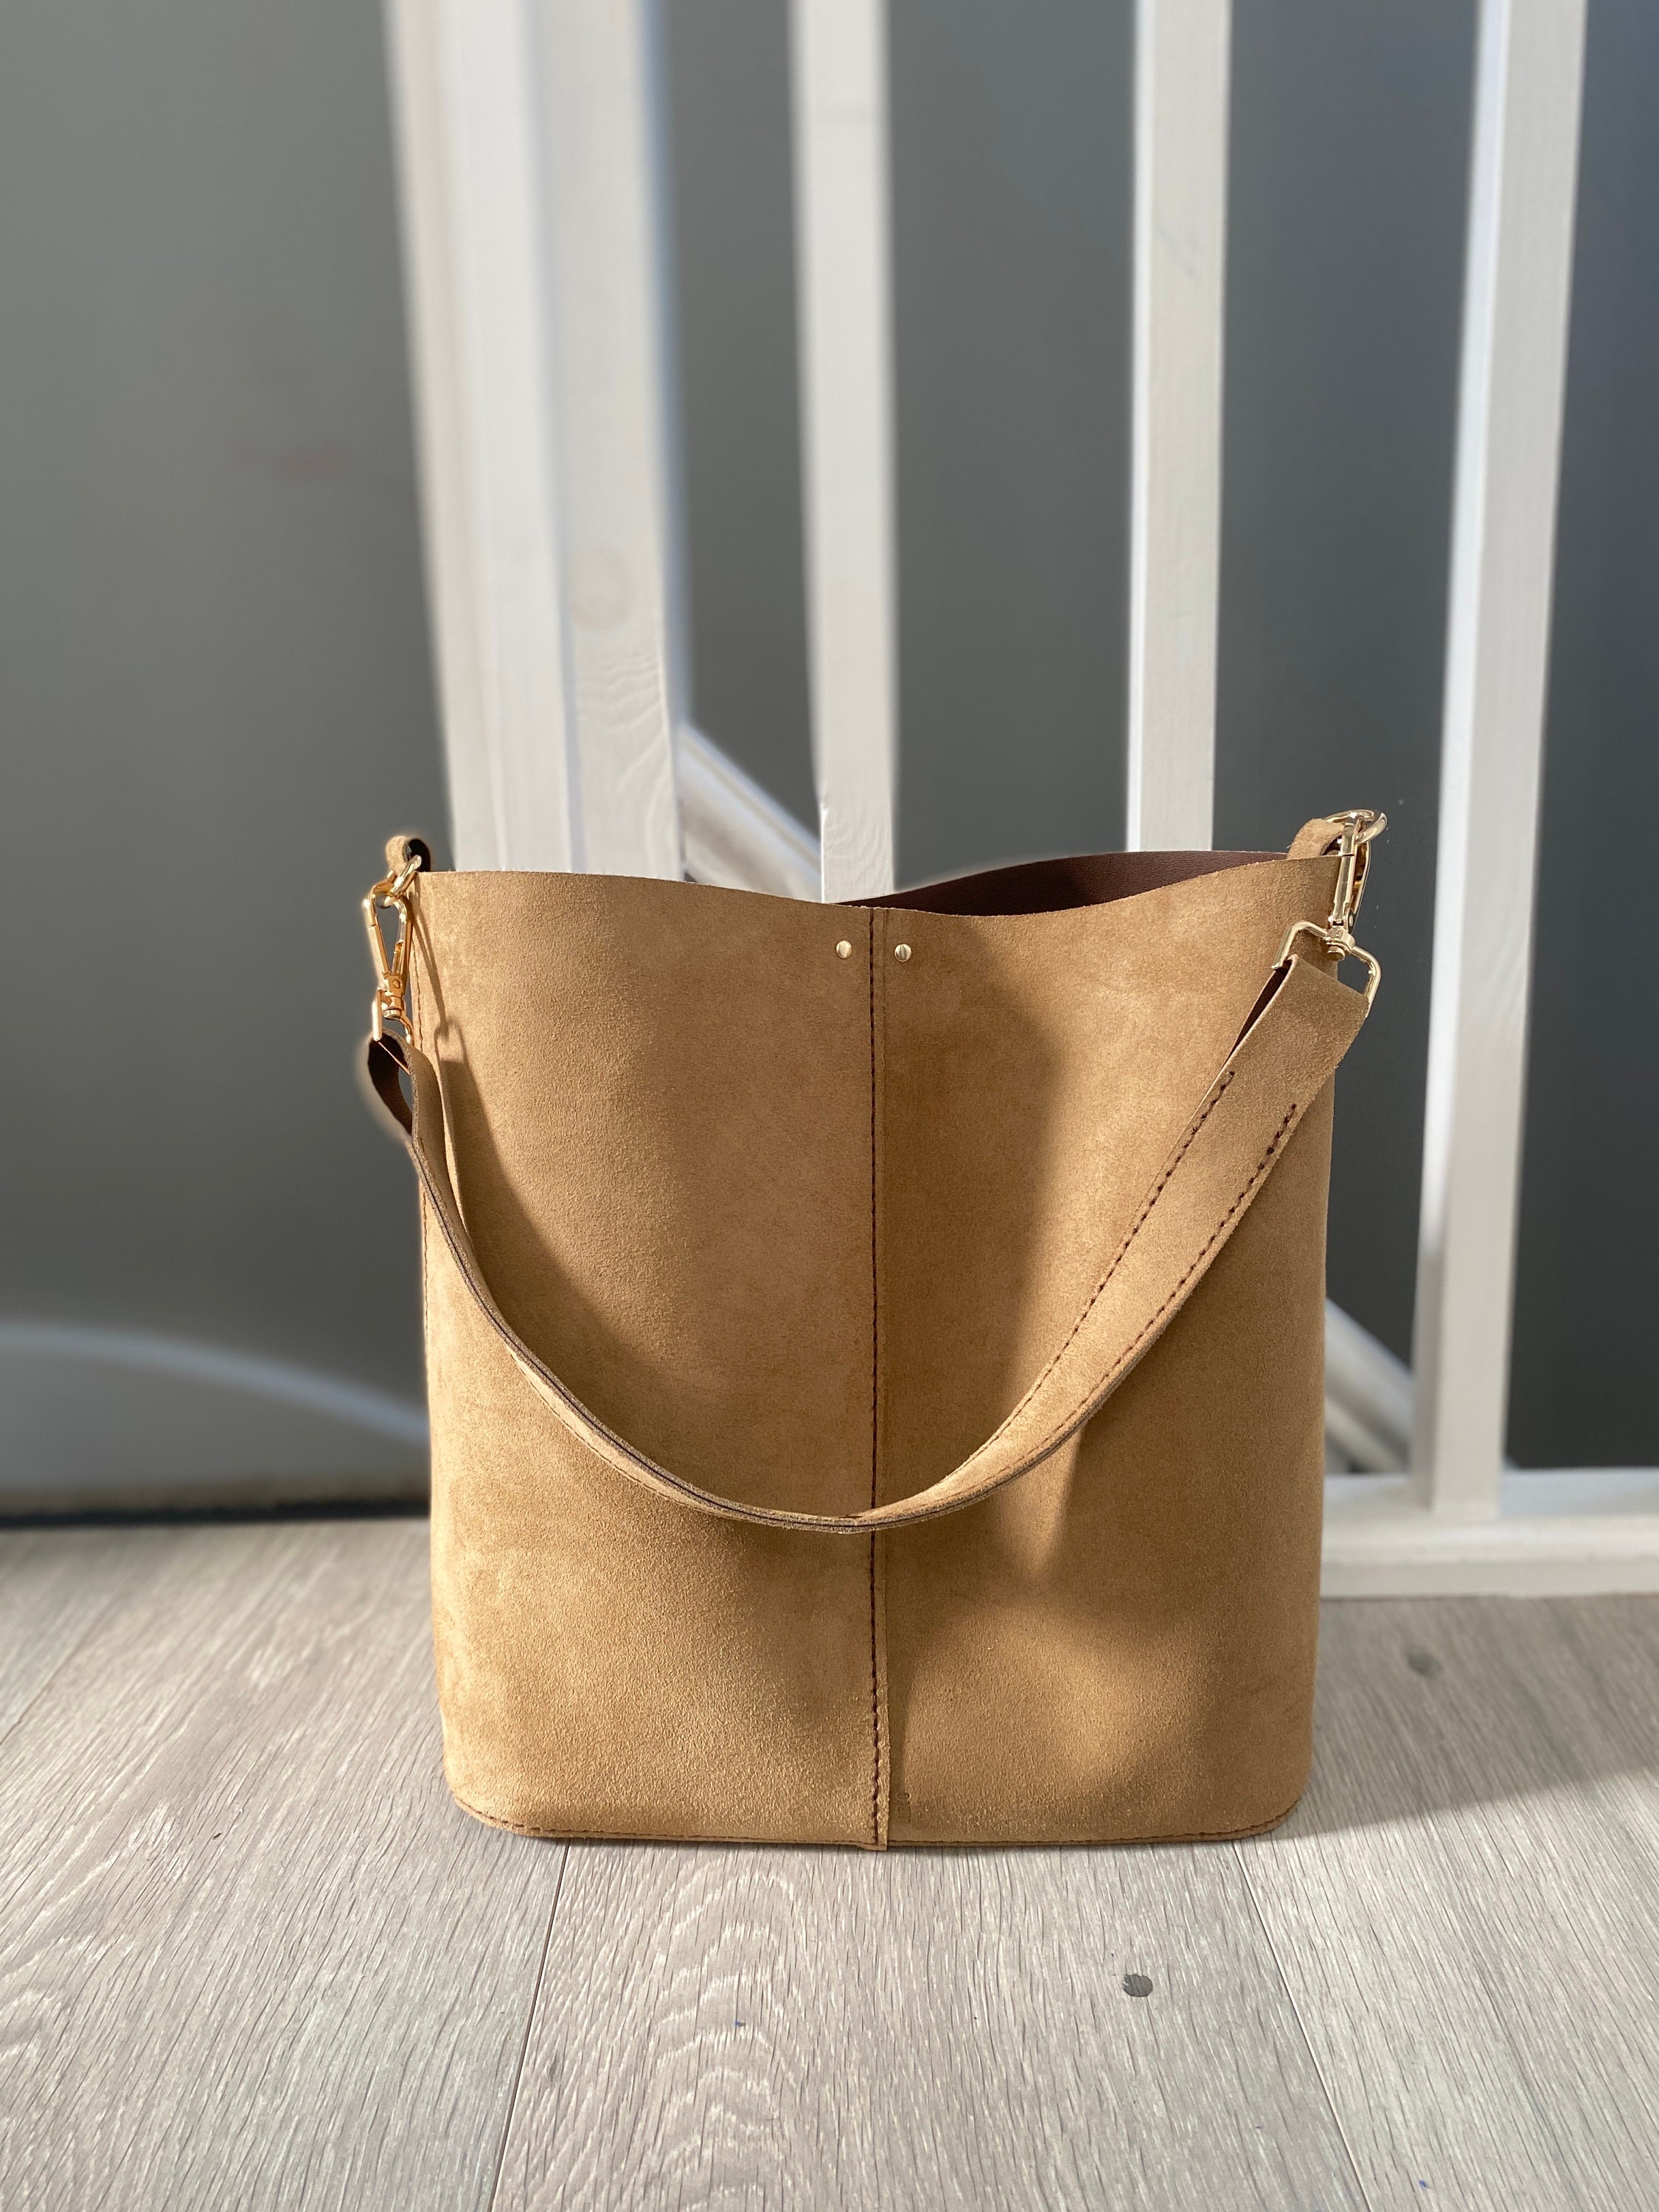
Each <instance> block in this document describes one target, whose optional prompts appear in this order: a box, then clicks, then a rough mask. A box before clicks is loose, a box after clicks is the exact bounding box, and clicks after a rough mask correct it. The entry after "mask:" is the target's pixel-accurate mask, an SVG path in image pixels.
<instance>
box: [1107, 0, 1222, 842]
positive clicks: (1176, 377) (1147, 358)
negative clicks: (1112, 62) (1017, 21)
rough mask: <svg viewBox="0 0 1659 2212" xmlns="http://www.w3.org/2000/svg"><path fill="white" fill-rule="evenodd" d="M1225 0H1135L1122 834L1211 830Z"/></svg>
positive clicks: (1187, 835)
mask: <svg viewBox="0 0 1659 2212" xmlns="http://www.w3.org/2000/svg"><path fill="white" fill-rule="evenodd" d="M1230 44H1231V0H1139V9H1138V11H1137V15H1136V31H1135V211H1134V349H1133V421H1132V427H1131V454H1130V550H1129V721H1128V764H1129V778H1128V814H1127V844H1128V845H1129V847H1130V849H1131V850H1132V851H1156V850H1158V849H1173V850H1186V851H1190V850H1193V849H1195V848H1204V847H1207V846H1208V845H1209V844H1210V842H1212V837H1213V836H1214V811H1215V805H1214V794H1215V683H1216V620H1217V611H1218V597H1219V579H1220V570H1221V390H1222V387H1221V362H1222V336H1223V310H1224V306H1225V279H1226V232H1227V93H1228V67H1229V48H1230Z"/></svg>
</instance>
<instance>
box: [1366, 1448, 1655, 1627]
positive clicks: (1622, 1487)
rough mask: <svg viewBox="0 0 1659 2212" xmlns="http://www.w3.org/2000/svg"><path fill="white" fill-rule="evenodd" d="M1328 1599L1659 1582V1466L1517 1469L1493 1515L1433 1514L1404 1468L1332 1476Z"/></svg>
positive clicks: (1606, 1591) (1593, 1592)
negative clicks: (1459, 1517)
mask: <svg viewBox="0 0 1659 2212" xmlns="http://www.w3.org/2000/svg"><path fill="white" fill-rule="evenodd" d="M1323 1589H1324V1592H1325V1595H1326V1596H1327V1597H1465V1596H1482V1595H1486V1596H1509V1597H1547V1596H1556V1595H1562V1596H1565V1595H1575V1596H1608V1595H1613V1594H1615V1593H1617V1592H1620V1591H1625V1592H1635V1591H1659V1468H1574V1469H1572V1470H1571V1471H1570V1472H1563V1473H1559V1474H1557V1473H1544V1474H1534V1473H1522V1472H1512V1473H1510V1474H1506V1475H1505V1476H1504V1486H1503V1510H1502V1513H1501V1515H1500V1516H1499V1517H1498V1519H1497V1520H1494V1521H1480V1522H1458V1521H1451V1520H1448V1519H1447V1518H1445V1517H1444V1516H1442V1515H1439V1514H1435V1513H1431V1512H1430V1510H1428V1508H1427V1507H1426V1506H1425V1505H1424V1504H1422V1503H1421V1502H1420V1500H1419V1498H1418V1496H1417V1493H1416V1492H1415V1490H1414V1488H1413V1484H1412V1482H1411V1480H1410V1478H1409V1477H1408V1476H1407V1475H1352V1474H1338V1475H1332V1476H1331V1477H1329V1478H1328V1480H1327V1482H1326V1485H1325V1564H1324V1574H1323Z"/></svg>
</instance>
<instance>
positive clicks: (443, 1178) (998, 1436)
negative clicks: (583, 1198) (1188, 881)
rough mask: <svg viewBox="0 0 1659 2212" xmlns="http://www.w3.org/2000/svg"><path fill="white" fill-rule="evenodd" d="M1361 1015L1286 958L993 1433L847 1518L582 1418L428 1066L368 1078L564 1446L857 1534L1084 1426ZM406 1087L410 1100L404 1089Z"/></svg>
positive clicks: (1255, 1184) (700, 1506)
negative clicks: (463, 1185) (939, 1472)
mask: <svg viewBox="0 0 1659 2212" xmlns="http://www.w3.org/2000/svg"><path fill="white" fill-rule="evenodd" d="M1366 1012H1367V1005H1366V1001H1365V1000H1364V997H1363V996H1362V994H1360V993H1359V992H1358V991H1351V990H1349V989H1348V987H1346V984H1343V983H1340V982H1339V981H1337V980H1336V979H1335V977H1334V975H1330V974H1328V972H1327V971H1326V970H1325V969H1323V968H1321V967H1318V966H1315V965H1314V964H1312V963H1310V962H1309V961H1307V960H1304V959H1302V958H1299V957H1295V956H1291V957H1289V958H1287V959H1285V960H1284V961H1283V962H1282V963H1281V964H1280V965H1279V967H1278V968H1276V969H1274V970H1273V974H1272V975H1271V976H1270V977H1269V978H1268V981H1267V987H1265V989H1264V990H1263V992H1262V994H1261V998H1260V999H1259V1000H1257V1002H1256V1006H1255V1011H1254V1012H1252V1014H1251V1016H1250V1018H1249V1021H1248V1022H1247V1023H1246V1024H1245V1026H1244V1029H1243V1033H1242V1034H1241V1036H1240V1037H1239V1039H1238V1042H1237V1044H1236V1045H1235V1046H1234V1048H1233V1049H1232V1051H1231V1053H1230V1054H1229V1055H1228V1057H1227V1060H1226V1061H1225V1065H1224V1066H1222V1067H1221V1068H1220V1070H1219V1071H1218V1073H1217V1075H1216V1078H1215V1079H1214V1081H1213V1082H1212V1084H1211V1085H1210V1086H1209V1088H1208V1090H1207V1091H1206V1092H1205V1094H1204V1096H1203V1097H1202V1098H1201V1099H1200V1101H1199V1103H1198V1105H1197V1108H1196V1109H1195V1111H1194V1114H1193V1117H1192V1119H1191V1121H1188V1125H1187V1127H1186V1129H1185V1131H1184V1132H1183V1133H1182V1137H1181V1139H1180V1142H1179V1143H1178V1144H1177V1145H1176V1147H1175V1149H1174V1151H1173V1152H1171V1153H1170V1157H1169V1158H1168V1159H1167V1160H1166V1161H1165V1162H1164V1166H1163V1168H1162V1170H1160V1172H1159V1174H1158V1177H1157V1179H1156V1181H1155V1182H1153V1184H1152V1188H1151V1189H1150V1190H1149V1191H1148V1192H1147V1194H1146V1198H1145V1200H1143V1202H1142V1204H1141V1206H1140V1207H1139V1211H1138V1212H1137V1213H1136V1214H1135V1217H1134V1219H1133V1223H1132V1225H1131V1226H1130V1228H1129V1230H1128V1232H1127V1235H1126V1236H1125V1237H1124V1238H1123V1240H1122V1242H1121V1243H1120V1245H1119V1246H1118V1248H1117V1249H1116V1251H1115V1252H1113V1253H1111V1254H1110V1255H1109V1256H1108V1257H1107V1258H1106V1259H1105V1261H1104V1263H1103V1267H1102V1271H1101V1275H1100V1279H1099V1280H1098V1282H1097V1284H1096V1285H1095V1286H1094V1288H1093V1290H1092V1291H1091V1292H1090V1294H1089V1296H1088V1297H1087V1298H1086V1299H1085V1302H1084V1304H1083V1308H1082V1310H1081V1311H1080V1312H1079V1315H1078V1316H1077V1318H1076V1320H1075V1321H1074V1322H1073V1324H1072V1327H1071V1328H1070V1330H1069V1331H1068V1333H1067V1334H1066V1337H1065V1339H1064V1340H1063V1341H1062V1342H1061V1343H1060V1344H1059V1345H1058V1346H1056V1347H1055V1349H1054V1354H1053V1356H1052V1358H1050V1359H1049V1360H1048V1363H1047V1364H1046V1365H1045V1366H1044V1367H1043V1369H1042V1372H1041V1374H1039V1375H1038V1376H1037V1378H1036V1381H1035V1382H1034V1383H1032V1384H1031V1387H1030V1389H1029V1390H1027V1391H1026V1393H1025V1395H1024V1397H1023V1398H1022V1399H1021V1400H1020V1401H1019V1403H1018V1405H1017V1406H1016V1407H1014V1409H1013V1411H1012V1413H1010V1414H1009V1416H1008V1418H1007V1419H1006V1420H1005V1421H1004V1422H1003V1424H1002V1425H1001V1426H1000V1428H999V1429H998V1430H997V1431H996V1432H995V1434H994V1435H993V1436H991V1437H987V1439H986V1441H985V1442H984V1443H982V1444H981V1445H980V1446H979V1448H978V1449H977V1450H975V1451H973V1452H970V1453H969V1455H968V1457H967V1458H966V1459H964V1460H963V1462H962V1463H961V1464H960V1466H958V1467H956V1468H952V1470H951V1473H950V1474H947V1475H945V1476H943V1477H942V1478H941V1479H940V1480H939V1481H938V1482H935V1483H933V1484H932V1485H931V1486H929V1487H928V1488H927V1489H926V1490H922V1491H918V1492H916V1493H915V1495H914V1496H912V1497H909V1498H895V1499H893V1500H892V1501H891V1502H890V1503H889V1504H884V1505H874V1506H871V1507H868V1508H867V1509H866V1510H865V1511H863V1512H860V1513H796V1512H790V1511H787V1510H784V1509H783V1508H781V1507H778V1506H769V1505H751V1504H744V1503H743V1502H741V1501H739V1500H738V1499H736V1498H722V1497H720V1495H719V1493H718V1492H714V1491H710V1490H705V1489H702V1488H701V1487H700V1486H698V1485H697V1484H696V1483H693V1482H688V1481H686V1480H684V1479H683V1478H682V1477H681V1476H679V1475H677V1474H671V1473H670V1471H669V1470H668V1469H667V1468H664V1467H659V1466H658V1465H657V1464H656V1462H654V1461H653V1460H650V1459H647V1457H646V1455H644V1453H643V1452H641V1451H637V1450H635V1448H634V1446H633V1445H632V1444H630V1443H629V1442H628V1441H627V1440H626V1438H625V1437H621V1436H618V1435H617V1432H616V1431H615V1430H614V1429H611V1428H609V1427H607V1426H606V1425H605V1422H603V1421H602V1420H600V1419H599V1416H598V1415H597V1414H596V1413H592V1412H591V1411H590V1410H589V1409H588V1407H586V1406H584V1405H583V1404H582V1403H581V1401H580V1399H578V1398H577V1397H576V1396H575V1395H574V1393H573V1392H572V1391H570V1390H569V1389H568V1388H567V1387H566V1385H565V1384H564V1383H562V1382H561V1381H560V1379H559V1377H558V1376H557V1375H556V1374H555V1373H554V1371H553V1370H552V1369H551V1368H550V1366H548V1364H546V1362H545V1361H544V1360H543V1359H542V1358H539V1357H538V1354H537V1353H535V1352H532V1350H531V1349H530V1347H529V1346H528V1345H527V1344H526V1343H525V1342H524V1340H522V1338H520V1336H518V1335H517V1334H515V1333H514V1331H513V1328H512V1327H511V1325H510V1324H509V1322H507V1319H506V1317H505V1316H503V1314H502V1313H501V1309H500V1307H499V1306H498V1305H497V1304H496V1303H495V1297H494V1295H493V1294H492V1292H491V1291H490V1288H489V1283H488V1282H487V1281H486V1280H485V1278H484V1273H483V1267H481V1266H480V1264H479V1261H478V1255H477V1252H476V1251H475V1250H474V1249H473V1245H472V1240H471V1237H470V1236H469V1235H468V1233H467V1228H466V1222H465V1216H464V1214H463V1212H462V1210H461V1206H460V1204H459V1200H458V1199H457V1196H456V1194H455V1189H454V1185H453V1182H452V1180H451V1177H450V1173H449V1167H448V1146H447V1142H446V1140H445V1125H444V1103H443V1093H442V1089H441V1085H440V1084H439V1081H438V1078H437V1074H436V1073H435V1070H434V1068H433V1066H432V1064H431V1062H430V1061H429V1060H428V1059H427V1058H426V1056H425V1055H424V1054H422V1053H421V1052H420V1051H418V1050H417V1049H416V1048H414V1047H413V1046H412V1045H410V1047H408V1048H405V1047H404V1046H403V1045H401V1044H400V1043H399V1042H398V1041H397V1040H396V1039H394V1038H392V1037H391V1036H382V1037H380V1038H379V1039H376V1040H372V1041H371V1042H370V1044H369V1048H368V1056H369V1076H370V1079H371V1081H372V1082H373V1084H374V1088H375V1090H376V1091H378V1092H379V1094H380V1097H381V1099H382V1100H383V1101H384V1102H385V1103H386V1107H387V1109H388V1110H389V1111H390V1112H391V1113H392V1115H394V1116H395V1118H396V1119H397V1121H398V1123H399V1124H400V1126H401V1127H402V1128H403V1130H404V1138H405V1141H406V1142H407V1144H408V1146H409V1150H410V1156H411V1157H412V1158H413V1160H414V1162H415V1166H416V1172H417V1173H418V1174H419V1176H420V1179H421V1183H422V1188H423V1189H424V1191H425V1193H426V1195H427V1199H428V1203H429V1205H430V1206H431V1209H432V1213H433V1217H434V1218H435V1222H436V1224H437V1226H438V1230H439V1232H440V1234H441V1236H442V1237H443V1239H444V1242H445V1243H446V1244H447V1246H448V1247H449V1249H450V1252H451V1254H452V1255H453V1258H454V1261H455V1264H456V1266H457V1267H459V1270H460V1272H461V1276H462V1279H463V1280H464V1281H465V1284H466V1286H467V1288H468V1290H469V1291H471V1294H472V1297H473V1298H474V1300H475V1301H476V1303H477V1307H478V1310H479V1311H480V1312H481V1313H482V1314H483V1316H484V1318H485V1320H486V1321H488V1322H489V1325H490V1327H491V1328H493V1329H494V1330H495V1333H496V1334H497V1335H498V1336H499V1337H500V1338H501V1341H502V1342H503V1343H504V1344H505V1345H506V1346H507V1350H508V1351H509V1352H511V1353H512V1355H513V1358H514V1360H516V1362H517V1363H518V1365H519V1369H520V1373H521V1374H522V1375H523V1376H524V1377H525V1380H526V1383H528V1384H529V1385H530V1387H531V1389H532V1390H534V1391H535V1393H536V1395H538V1397H539V1398H541V1399H542V1400H543V1401H544V1403H545V1404H546V1405H548V1406H549V1407H550V1408H551V1409H552V1411H553V1412H554V1413H556V1415H557V1416H558V1418H559V1419H560V1420H561V1421H562V1422H563V1423H564V1425H565V1426H566V1427H567V1428H568V1430H569V1431H571V1433H572V1434H573V1435H574V1436H576V1437H580V1440H581V1442H582V1443H585V1444H586V1446H587V1447H588V1449H590V1450H591V1451H592V1452H593V1453H594V1454H596V1455H597V1456H598V1457H599V1458H600V1459H602V1460H603V1461H604V1462H605V1464H606V1465H607V1466H608V1467H611V1468H615V1469H616V1471H617V1474H623V1475H626V1476H627V1477H628V1478H629V1480H631V1481H635V1482H638V1483H641V1484H643V1485H644V1486H645V1487H646V1488H647V1489H648V1490H654V1491H656V1492H659V1494H660V1495H661V1496H663V1497H665V1498H672V1499H674V1500H676V1501H678V1503H679V1504H684V1505H689V1506H693V1507H696V1509H697V1510H699V1511H701V1512H705V1513H714V1514H718V1515H720V1516H724V1517H725V1518H726V1519H729V1520H733V1521H754V1522H763V1523H764V1524H766V1525H768V1526H770V1527H775V1528H805V1529H817V1530H823V1531H827V1532H831V1533H844V1534H857V1533H859V1532H866V1533H867V1532H868V1531H871V1530H872V1529H881V1528H903V1527H905V1526H906V1525H907V1524H908V1523H910V1522H916V1521H928V1520H932V1519H933V1518H934V1517H935V1516H937V1515H939V1514H942V1513H954V1512H956V1511H957V1510H959V1509H960V1508H961V1507H963V1506H964V1505H969V1504H973V1503H974V1501H975V1499H977V1498H985V1497H987V1496H988V1495H989V1494H990V1492H992V1491H994V1490H999V1489H1000V1488H1001V1486H1003V1484H1004V1483H1007V1482H1012V1481H1013V1480H1015V1479H1016V1477H1018V1476H1019V1475H1022V1474H1026V1473H1028V1472H1029V1470H1030V1468H1034V1467H1036V1465H1038V1463H1039V1462H1041V1461H1042V1460H1044V1459H1046V1458H1047V1457H1048V1455H1049V1454H1050V1453H1051V1452H1053V1451H1054V1450H1056V1449H1058V1447H1059V1446H1060V1445H1061V1444H1062V1443H1065V1442H1066V1439H1067V1438H1068V1437H1072V1436H1074V1435H1075V1434H1076V1433H1077V1431H1078V1430H1079V1429H1080V1428H1081V1427H1082V1426H1083V1425H1084V1423H1085V1421H1087V1420H1088V1419H1090V1418H1091V1416H1092V1415H1093V1414H1094V1413H1097V1412H1098V1411H1099V1409H1100V1407H1102V1406H1103V1404H1104V1403H1105V1401H1106V1400H1107V1399H1108V1398H1109V1396H1110V1395H1111V1394H1112V1392H1113V1391H1114V1390H1115V1389H1116V1388H1117V1386H1118V1384H1119V1383H1121V1382H1122V1380H1123V1378H1124V1377H1125V1376H1127V1374H1128V1373H1129V1371H1130V1370H1131V1369H1132V1368H1133V1367H1134V1366H1135V1364H1137V1362H1138V1361H1139V1360H1140V1359H1141V1358H1143V1357H1144V1356H1145V1354H1146V1352H1147V1351H1148V1350H1149V1349H1150V1348H1151V1347H1152V1345H1154V1344H1155V1343H1156V1342H1157V1341H1158V1338H1159V1336H1160V1335H1162V1334H1163V1332H1164V1329H1165V1328H1168V1326H1169V1324H1170V1322H1171V1321H1172V1320H1173V1319H1174V1317H1175V1316H1176V1314H1177V1313H1179V1312H1180V1310H1181V1309H1182V1306H1183V1305H1184V1304H1186V1302H1187V1300H1188V1298H1189V1297H1191V1296H1192V1293H1193V1291H1194V1290H1195V1289H1196V1287H1197V1285H1199V1284H1200V1282H1201V1281H1202V1280H1203V1279H1204V1276H1205V1274H1206V1273H1207V1272H1208V1270H1209V1268H1210V1267H1211V1265H1212V1262H1213V1261H1214V1259H1215V1256H1216V1255H1217V1253H1218V1252H1219V1251H1220V1249H1221V1248H1222V1247H1223V1245H1224V1244H1225V1243H1226V1242H1227V1239H1228V1238H1229V1237H1231V1235H1232V1232H1233V1231H1234V1230H1235V1229H1236V1228H1237V1225H1238V1224H1239V1222H1240V1220H1241V1219H1242V1218H1243V1215H1244V1212H1245V1211H1246V1209H1247V1208H1248V1206H1249V1204H1250V1201H1251V1200H1252V1199H1253V1198H1254V1197H1255V1194H1256V1193H1257V1191H1259V1190H1260V1189H1261V1186H1262V1183H1263V1182H1264V1181H1265V1180H1266V1178H1267V1176H1268V1174H1269V1173H1270V1172H1271V1170H1272V1169H1273V1164H1274V1163H1275V1162H1276V1161H1277V1159H1278V1158H1279V1154H1280V1153H1281V1152H1283V1151H1284V1149H1285V1145H1286V1144H1287V1142H1288V1141H1289V1139H1290V1136H1291V1132H1292V1131H1293V1130H1294V1128H1295V1127H1296V1125H1297V1122H1298V1121H1300V1120H1301V1118H1302V1116H1303V1115H1304V1113H1305V1112H1306V1111H1307V1109H1308V1108H1309V1107H1310V1105H1311V1104H1312V1103H1313V1102H1314V1100H1315V1099H1316V1098H1317V1097H1319V1095H1320V1093H1321V1091H1322V1090H1323V1089H1324V1087H1325V1085H1326V1084H1327V1083H1328V1081H1329V1079H1330V1078H1331V1076H1332V1074H1333V1073H1334V1071H1335V1068H1336V1066H1337V1064H1338V1062H1339V1061H1340V1060H1341V1058H1342V1055H1343V1054H1344V1053H1346V1050H1347V1048H1348V1047H1349V1045H1350V1044H1352V1042H1353V1040H1354V1038H1355V1036H1358V1032H1359V1029H1360V1025H1361V1024H1362V1023H1363V1022H1364V1018H1365V1015H1366ZM404 1076H407V1077H408V1078H409V1079H410V1090H411V1091H412V1092H413V1098H412V1101H411V1100H410V1099H409V1098H407V1097H405V1095H404V1085H403V1079H404Z"/></svg>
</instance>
